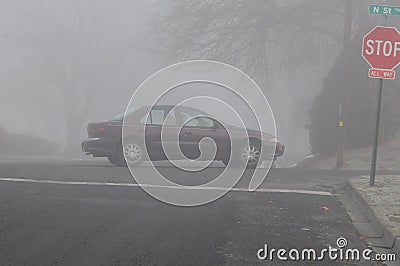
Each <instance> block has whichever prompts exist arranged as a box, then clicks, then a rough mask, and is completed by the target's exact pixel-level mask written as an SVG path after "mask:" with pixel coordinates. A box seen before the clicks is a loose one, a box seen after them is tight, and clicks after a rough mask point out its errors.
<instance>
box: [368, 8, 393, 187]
mask: <svg viewBox="0 0 400 266" xmlns="http://www.w3.org/2000/svg"><path fill="white" fill-rule="evenodd" d="M388 18H389V16H388V15H385V18H384V21H385V23H384V26H385V27H386V26H387V24H388ZM382 88H383V79H379V93H378V110H377V112H376V125H375V139H374V147H373V150H372V161H371V175H370V177H369V185H370V186H371V187H373V186H374V185H375V174H376V161H377V158H378V139H379V122H380V118H381V102H382Z"/></svg>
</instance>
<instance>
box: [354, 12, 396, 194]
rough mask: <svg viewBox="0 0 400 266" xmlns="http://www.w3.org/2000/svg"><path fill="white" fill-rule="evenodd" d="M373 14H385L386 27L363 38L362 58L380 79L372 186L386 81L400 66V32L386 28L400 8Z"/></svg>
mask: <svg viewBox="0 0 400 266" xmlns="http://www.w3.org/2000/svg"><path fill="white" fill-rule="evenodd" d="M370 13H371V14H384V15H386V16H385V27H379V26H377V27H375V28H373V29H372V30H371V31H370V32H369V33H367V34H366V35H365V36H364V38H363V47H362V56H363V57H364V59H365V60H366V61H367V62H368V64H369V65H370V66H371V69H370V70H369V72H368V76H369V77H370V78H379V92H378V104H377V105H378V106H377V109H378V110H377V112H376V124H375V138H374V146H373V150H372V161H371V175H370V182H369V183H370V186H371V187H372V186H374V184H375V173H376V161H377V157H378V138H379V123H380V114H381V102H382V90H383V80H384V79H394V78H395V76H396V75H395V72H394V69H395V68H396V67H397V66H398V65H399V64H400V32H399V31H398V30H397V29H396V28H393V27H386V24H387V15H393V16H395V15H399V16H400V7H390V6H378V5H370Z"/></svg>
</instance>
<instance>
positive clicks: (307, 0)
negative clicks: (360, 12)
mask: <svg viewBox="0 0 400 266" xmlns="http://www.w3.org/2000/svg"><path fill="white" fill-rule="evenodd" d="M159 5H160V12H159V15H158V16H157V17H158V18H157V19H156V20H155V22H154V29H155V31H156V32H157V34H158V36H161V39H162V40H163V41H164V47H166V49H165V50H164V52H165V53H167V54H168V55H170V57H171V58H176V57H179V58H186V59H187V58H208V59H215V60H220V61H225V62H227V63H231V64H233V65H236V66H239V67H241V68H242V69H244V70H245V71H247V72H248V73H250V74H251V75H253V76H254V77H256V78H257V79H258V81H261V82H266V81H267V80H269V81H270V82H271V81H274V80H277V79H279V73H281V72H282V71H285V70H293V69H294V68H296V67H298V66H299V65H300V64H304V63H305V62H313V63H315V62H317V63H318V62H319V61H324V60H325V58H324V57H323V56H322V52H321V50H322V49H330V50H335V49H337V47H338V46H339V47H340V45H341V41H342V34H341V32H342V25H343V13H344V11H343V6H344V2H343V1H342V0H337V1H332V0H301V1H300V0H286V1H284V0H279V1H278V0H270V1H265V0H253V1H237V0H208V1H201V0H185V1H173V0H167V1H159ZM264 85H266V83H264Z"/></svg>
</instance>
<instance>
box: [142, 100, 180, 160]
mask: <svg viewBox="0 0 400 266" xmlns="http://www.w3.org/2000/svg"><path fill="white" fill-rule="evenodd" d="M145 119H146V118H145V117H144V118H142V123H144V120H145ZM145 125H146V126H145V130H146V134H145V136H146V147H147V151H148V153H149V156H150V158H151V159H152V160H165V159H167V158H166V155H165V152H164V146H165V147H166V148H168V146H170V145H171V144H172V143H173V142H176V139H177V137H176V134H177V133H176V132H179V130H178V129H177V127H178V124H177V122H176V116H175V112H174V111H173V110H172V111H171V108H168V107H159V106H156V107H154V108H153V109H152V110H151V111H150V114H149V116H148V117H147V121H146V123H145ZM162 131H163V134H164V139H163V140H164V143H163V142H162V139H161V132H162ZM170 159H175V158H170Z"/></svg>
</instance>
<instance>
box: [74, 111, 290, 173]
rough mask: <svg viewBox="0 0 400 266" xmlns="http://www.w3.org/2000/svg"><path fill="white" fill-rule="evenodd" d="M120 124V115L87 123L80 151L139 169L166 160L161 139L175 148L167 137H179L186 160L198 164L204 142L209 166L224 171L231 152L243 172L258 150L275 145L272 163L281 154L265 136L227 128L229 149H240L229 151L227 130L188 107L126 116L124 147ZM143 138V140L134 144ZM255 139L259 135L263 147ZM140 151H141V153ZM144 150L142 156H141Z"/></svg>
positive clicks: (254, 160) (256, 159) (281, 149)
mask: <svg viewBox="0 0 400 266" xmlns="http://www.w3.org/2000/svg"><path fill="white" fill-rule="evenodd" d="M123 118H124V114H122V115H119V116H117V117H115V118H114V119H112V120H109V121H106V122H99V123H90V124H89V125H88V128H87V131H88V137H89V138H88V139H87V140H85V141H83V142H82V150H83V151H84V152H85V153H86V154H91V155H93V156H94V157H107V158H108V160H109V161H110V162H111V163H112V164H114V165H116V166H125V165H126V162H127V161H128V162H129V164H132V165H139V164H141V163H142V162H143V161H144V160H152V161H160V160H167V157H166V154H165V152H164V148H163V145H167V144H168V143H167V144H166V143H165V139H166V140H167V142H168V140H169V137H170V140H171V141H175V142H176V140H177V139H174V138H173V137H174V136H175V138H176V133H177V132H179V136H178V138H179V139H178V140H179V148H180V151H181V153H182V154H183V155H184V156H185V157H187V158H189V159H197V158H199V156H200V155H201V151H200V148H199V144H200V141H201V140H202V139H204V138H206V137H208V138H211V139H213V140H214V143H215V144H216V148H217V149H216V153H215V157H214V158H215V160H221V161H222V162H223V163H224V164H225V165H227V164H228V162H229V159H230V157H231V151H234V150H236V151H238V152H237V153H238V154H233V156H232V159H236V160H243V162H245V163H246V164H247V166H248V167H255V166H257V164H258V163H259V162H260V161H261V158H260V153H261V148H262V147H267V146H268V147H272V148H273V147H274V146H275V145H276V146H275V147H276V148H275V151H274V154H273V156H274V160H275V159H276V158H277V157H279V156H282V155H283V153H284V149H285V146H284V145H282V144H280V143H279V142H277V140H276V138H275V137H273V136H271V135H269V134H265V133H261V132H260V131H256V130H250V129H247V130H241V129H240V128H238V127H234V126H229V128H228V130H229V132H237V134H234V135H233V136H231V137H233V138H236V142H234V143H240V147H239V149H231V139H230V136H229V134H228V132H227V128H225V127H224V126H223V125H222V124H221V123H219V122H218V121H216V120H214V119H212V118H210V117H209V116H208V115H207V114H205V113H204V112H201V111H200V110H198V109H195V108H191V107H181V106H179V107H175V106H168V105H162V106H161V105H160V106H154V107H153V108H152V109H151V110H150V112H149V108H145V107H143V108H141V109H138V110H135V111H132V112H130V113H129V114H128V115H127V119H125V125H124V126H127V123H126V121H127V120H129V130H127V131H124V134H125V135H126V132H129V136H125V138H124V141H122V126H123ZM181 125H183V126H181ZM162 130H163V136H166V137H165V138H164V139H163V140H164V143H162V141H161V131H162ZM177 130H178V131H177ZM143 132H144V136H145V139H144V141H143V140H142V141H140V136H143ZM169 132H171V136H169ZM172 134H173V135H174V136H172ZM261 134H263V135H262V136H263V138H262V139H263V143H262V142H261ZM247 140H248V141H247ZM122 143H123V144H124V145H122ZM144 145H146V149H143V146H144ZM146 150H147V153H145V151H146ZM270 150H273V149H270ZM168 158H169V159H180V158H171V157H168Z"/></svg>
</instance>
